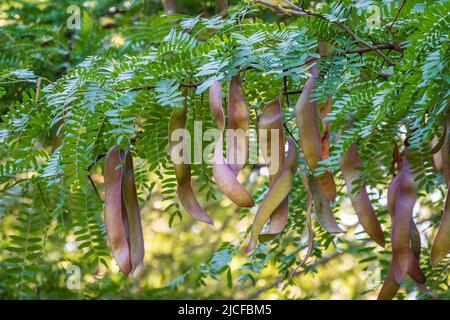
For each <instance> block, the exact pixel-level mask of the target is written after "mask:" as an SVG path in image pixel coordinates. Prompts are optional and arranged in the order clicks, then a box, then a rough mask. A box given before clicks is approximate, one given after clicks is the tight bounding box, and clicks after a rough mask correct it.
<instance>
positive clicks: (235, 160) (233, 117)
mask: <svg viewBox="0 0 450 320" xmlns="http://www.w3.org/2000/svg"><path fill="white" fill-rule="evenodd" d="M249 128H250V124H249V114H248V105H247V103H246V102H245V99H244V91H243V88H242V80H241V77H240V76H239V74H238V75H236V76H234V77H233V78H231V82H230V97H229V103H228V129H232V130H234V131H235V132H237V131H239V130H241V131H242V133H243V134H244V136H243V137H239V136H236V135H234V136H233V139H232V141H230V139H228V141H227V142H228V147H227V160H228V166H229V167H230V169H231V171H232V172H233V173H234V175H235V176H237V174H238V173H239V171H240V170H241V169H242V168H243V167H244V165H245V161H246V159H247V151H248V143H249V136H248V130H249ZM236 130H237V131H236Z"/></svg>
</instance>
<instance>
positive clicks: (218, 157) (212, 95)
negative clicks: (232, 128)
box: [209, 82, 254, 207]
mask: <svg viewBox="0 0 450 320" xmlns="http://www.w3.org/2000/svg"><path fill="white" fill-rule="evenodd" d="M221 91H222V85H221V84H220V83H219V82H216V83H214V84H212V85H211V87H210V89H209V104H210V108H211V112H212V114H213V115H214V118H215V120H216V124H217V127H218V129H219V130H220V131H221V134H220V138H219V140H218V141H217V143H216V145H215V146H214V156H213V159H212V169H213V176H214V180H215V182H216V185H217V187H218V188H219V190H220V191H222V193H223V194H225V195H226V196H227V197H228V198H229V199H230V200H231V201H233V202H234V203H235V204H237V205H238V206H240V207H253V205H254V201H253V198H252V196H251V195H250V194H249V193H248V191H247V190H246V189H245V188H244V186H243V185H242V184H241V183H239V181H238V180H237V177H236V175H235V174H234V173H233V172H232V171H231V169H230V167H229V166H228V164H227V162H226V160H225V159H224V157H223V150H222V149H223V132H224V127H225V116H224V114H223V109H222V97H221Z"/></svg>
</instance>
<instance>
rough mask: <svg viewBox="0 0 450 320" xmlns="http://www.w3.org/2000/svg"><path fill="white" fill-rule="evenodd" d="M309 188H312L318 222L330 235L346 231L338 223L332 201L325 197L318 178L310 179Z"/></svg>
mask: <svg viewBox="0 0 450 320" xmlns="http://www.w3.org/2000/svg"><path fill="white" fill-rule="evenodd" d="M309 186H310V188H311V194H312V198H313V202H314V209H315V211H316V215H317V220H319V223H320V225H321V226H322V228H324V229H325V231H327V232H330V233H342V232H345V231H344V230H342V229H341V227H339V225H338V224H337V222H336V218H335V217H334V214H333V209H331V204H330V200H328V199H327V197H325V195H324V194H323V193H322V190H321V189H320V188H319V185H318V182H317V181H316V178H315V177H313V176H310V177H309Z"/></svg>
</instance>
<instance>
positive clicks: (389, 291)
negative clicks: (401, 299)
mask: <svg viewBox="0 0 450 320" xmlns="http://www.w3.org/2000/svg"><path fill="white" fill-rule="evenodd" d="M398 289H400V285H399V284H398V283H397V282H396V281H395V278H394V270H393V268H392V263H391V265H390V266H389V271H388V274H387V276H386V279H384V282H383V286H382V287H381V290H380V293H379V294H378V300H392V299H394V298H395V296H396V295H397V292H398Z"/></svg>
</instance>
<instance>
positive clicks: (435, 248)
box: [431, 185, 450, 266]
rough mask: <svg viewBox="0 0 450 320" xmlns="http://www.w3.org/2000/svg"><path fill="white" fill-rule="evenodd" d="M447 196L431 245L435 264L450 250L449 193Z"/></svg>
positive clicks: (432, 260) (432, 261)
mask: <svg viewBox="0 0 450 320" xmlns="http://www.w3.org/2000/svg"><path fill="white" fill-rule="evenodd" d="M449 187H450V185H448V186H447V196H446V198H445V207H444V212H443V214H442V220H441V224H440V225H439V229H438V232H437V233H436V236H435V238H434V241H433V245H432V247H431V263H432V264H433V265H434V266H435V265H437V264H438V263H439V262H440V261H441V260H442V259H444V258H445V257H446V256H447V254H448V253H449V251H450V199H449V195H448V188H449Z"/></svg>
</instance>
